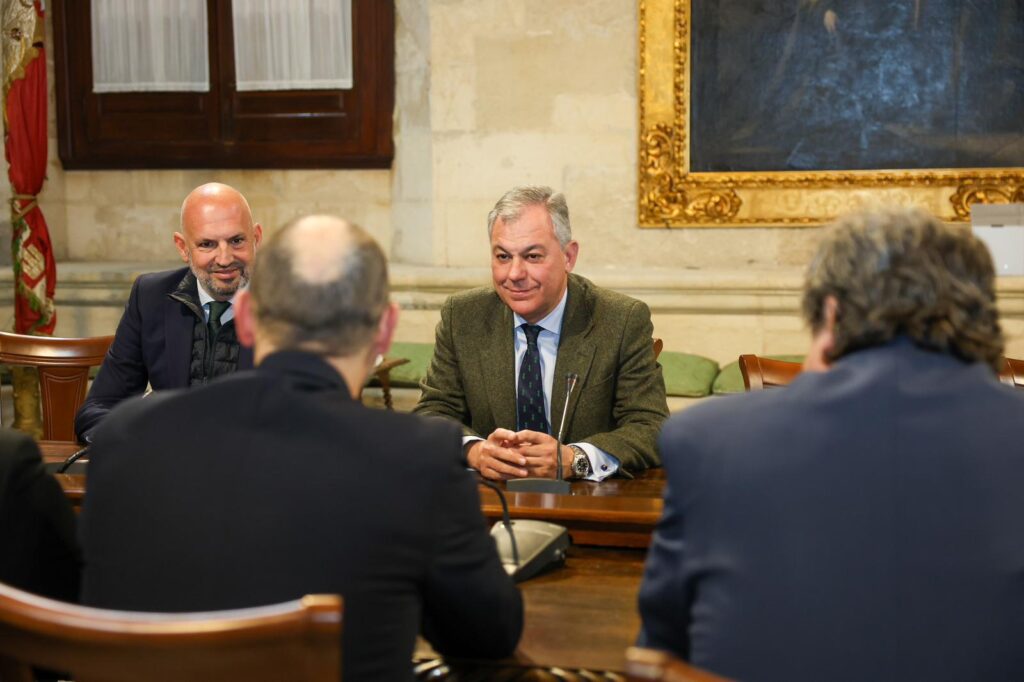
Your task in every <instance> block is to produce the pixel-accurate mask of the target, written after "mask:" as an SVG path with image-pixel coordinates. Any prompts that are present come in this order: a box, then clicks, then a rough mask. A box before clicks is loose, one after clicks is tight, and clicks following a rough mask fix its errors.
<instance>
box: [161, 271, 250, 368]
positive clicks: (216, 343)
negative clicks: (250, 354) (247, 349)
mask: <svg viewBox="0 0 1024 682" xmlns="http://www.w3.org/2000/svg"><path fill="white" fill-rule="evenodd" d="M198 287H199V285H198V283H197V282H196V276H195V275H193V274H192V273H191V272H189V273H188V274H186V275H185V277H184V279H182V280H181V283H180V284H178V286H177V288H176V289H175V290H174V291H173V292H172V293H171V294H170V296H171V298H173V299H174V300H175V301H179V302H181V303H182V304H183V305H184V306H185V307H187V308H188V309H189V310H191V311H192V313H193V314H194V315H195V322H194V323H193V324H192V361H191V362H190V363H189V369H188V385H189V386H197V385H200V384H205V383H206V382H207V381H209V380H210V379H213V378H214V377H219V376H221V375H224V374H231V373H232V372H234V371H235V370H236V369H238V339H237V338H235V321H234V319H232V320H231V321H230V322H228V323H227V324H225V325H223V326H222V327H221V328H220V331H218V332H217V338H215V339H211V338H209V336H210V329H209V327H207V326H206V317H205V315H204V314H203V306H202V305H201V304H200V303H199V289H198Z"/></svg>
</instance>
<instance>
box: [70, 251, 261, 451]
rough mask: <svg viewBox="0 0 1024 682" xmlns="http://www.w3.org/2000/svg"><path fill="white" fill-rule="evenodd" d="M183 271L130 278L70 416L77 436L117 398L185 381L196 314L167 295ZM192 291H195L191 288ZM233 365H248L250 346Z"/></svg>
mask: <svg viewBox="0 0 1024 682" xmlns="http://www.w3.org/2000/svg"><path fill="white" fill-rule="evenodd" d="M188 274H189V270H188V268H187V267H185V268H179V269H178V270H167V271H164V272H154V273H150V274H146V275H140V276H139V277H138V279H136V280H135V283H134V284H133V285H132V291H131V294H130V295H129V296H128V303H127V304H126V305H125V308H124V314H123V315H122V316H121V321H120V323H118V325H117V332H116V334H115V336H114V342H113V343H112V344H111V345H110V350H108V351H107V356H106V358H104V360H103V366H102V367H101V368H100V371H99V374H97V375H96V379H95V381H93V384H92V387H91V388H90V389H89V395H88V396H87V397H86V399H85V403H84V404H83V405H82V407H81V408H80V409H79V410H78V414H77V415H76V416H75V433H76V434H77V435H78V438H79V440H87V437H88V436H89V435H90V433H91V431H92V430H93V429H94V428H95V427H96V425H97V424H99V422H100V421H101V420H102V419H103V418H104V417H105V416H106V415H107V413H108V412H109V411H110V410H111V409H112V408H113V407H114V406H115V405H117V403H119V402H121V401H122V400H124V399H125V398H129V397H131V396H135V395H142V393H143V392H144V391H145V390H146V385H147V384H149V385H151V386H152V387H153V390H154V391H159V390H163V389H168V388H185V387H187V386H188V385H189V363H190V362H191V360H192V332H193V326H194V325H195V321H196V313H195V312H194V311H192V310H191V309H190V308H189V307H188V306H187V305H185V304H184V303H182V302H181V301H178V300H175V299H173V298H171V297H170V295H171V294H172V293H174V291H175V290H176V289H177V287H178V285H179V284H180V283H181V281H182V279H184V278H185V276H186V275H188ZM193 279H194V278H193ZM193 286H194V282H193ZM192 294H193V296H197V294H196V292H195V291H193V292H192ZM197 300H198V299H197ZM238 368H239V369H251V368H252V350H251V349H249V348H245V347H244V346H243V347H241V348H239V353H238Z"/></svg>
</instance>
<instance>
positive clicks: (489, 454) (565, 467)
mask: <svg viewBox="0 0 1024 682" xmlns="http://www.w3.org/2000/svg"><path fill="white" fill-rule="evenodd" d="M558 447H559V445H558V441H557V440H556V439H555V438H554V437H553V436H550V435H548V434H546V433H540V432H539V431H510V430H508V429H495V430H494V432H493V433H491V435H489V436H488V437H487V439H486V440H477V441H473V442H472V443H470V444H469V445H468V448H469V449H468V450H467V451H466V460H467V461H468V462H469V465H470V466H471V467H473V468H474V469H476V470H477V471H479V472H480V474H481V475H482V476H483V477H484V478H492V479H496V480H502V481H504V480H508V479H510V478H525V477H527V476H533V477H536V478H556V472H557V471H558V460H557V452H558V450H557V448H558ZM561 448H562V477H563V478H569V477H570V474H571V472H572V456H573V451H572V448H571V447H569V446H568V445H562V446H561Z"/></svg>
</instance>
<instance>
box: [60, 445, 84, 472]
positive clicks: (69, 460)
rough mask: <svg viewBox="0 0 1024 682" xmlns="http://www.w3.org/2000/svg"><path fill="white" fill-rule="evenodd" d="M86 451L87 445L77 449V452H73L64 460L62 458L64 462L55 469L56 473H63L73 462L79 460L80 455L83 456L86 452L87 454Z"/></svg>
mask: <svg viewBox="0 0 1024 682" xmlns="http://www.w3.org/2000/svg"><path fill="white" fill-rule="evenodd" d="M88 452H89V446H88V445H86V446H85V447H84V448H82V449H81V450H79V451H78V452H76V453H74V454H73V455H71V456H70V457H68V458H67V459H66V460H64V463H63V464H61V465H60V468H59V469H57V473H58V474H63V473H64V472H65V471H67V470H68V469H70V468H71V465H72V464H74V463H75V462H77V461H78V460H80V459H81V458H82V457H84V456H85V455H86V454H88Z"/></svg>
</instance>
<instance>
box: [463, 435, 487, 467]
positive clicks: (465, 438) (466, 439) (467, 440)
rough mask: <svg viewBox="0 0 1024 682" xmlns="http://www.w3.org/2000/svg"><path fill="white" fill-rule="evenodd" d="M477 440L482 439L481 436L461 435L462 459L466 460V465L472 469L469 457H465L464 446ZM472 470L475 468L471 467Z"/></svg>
mask: <svg viewBox="0 0 1024 682" xmlns="http://www.w3.org/2000/svg"><path fill="white" fill-rule="evenodd" d="M478 440H483V438H481V437H480V436H463V437H462V459H463V460H464V461H465V462H466V466H467V467H469V468H470V469H473V467H470V466H469V458H467V457H466V446H467V445H469V444H470V443H475V442H476V441H478ZM473 471H476V469H473Z"/></svg>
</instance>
